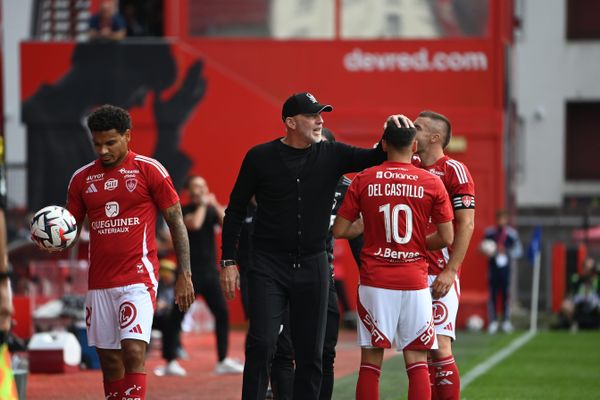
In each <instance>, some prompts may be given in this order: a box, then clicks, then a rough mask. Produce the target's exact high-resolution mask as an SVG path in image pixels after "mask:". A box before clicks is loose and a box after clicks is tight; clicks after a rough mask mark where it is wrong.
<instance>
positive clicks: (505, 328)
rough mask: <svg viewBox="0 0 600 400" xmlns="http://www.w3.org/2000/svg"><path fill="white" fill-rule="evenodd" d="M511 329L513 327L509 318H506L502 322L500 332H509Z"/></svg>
mask: <svg viewBox="0 0 600 400" xmlns="http://www.w3.org/2000/svg"><path fill="white" fill-rule="evenodd" d="M513 330H514V328H513V326H512V324H511V323H510V321H509V320H506V321H504V322H503V323H502V332H504V333H511V332H512V331H513Z"/></svg>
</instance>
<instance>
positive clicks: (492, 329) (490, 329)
mask: <svg viewBox="0 0 600 400" xmlns="http://www.w3.org/2000/svg"><path fill="white" fill-rule="evenodd" d="M497 332H498V321H492V322H490V324H489V325H488V333H489V334H490V335H494V334H496V333H497Z"/></svg>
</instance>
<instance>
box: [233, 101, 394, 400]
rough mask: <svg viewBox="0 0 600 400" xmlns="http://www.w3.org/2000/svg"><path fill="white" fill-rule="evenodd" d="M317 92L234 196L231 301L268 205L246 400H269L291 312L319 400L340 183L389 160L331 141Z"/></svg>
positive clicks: (295, 107)
mask: <svg viewBox="0 0 600 400" xmlns="http://www.w3.org/2000/svg"><path fill="white" fill-rule="evenodd" d="M329 111H332V107H331V106H330V105H323V104H319V102H318V101H317V100H316V99H315V97H314V96H313V95H312V94H310V93H299V94H294V95H292V96H290V97H289V98H288V99H287V100H286V101H285V103H284V105H283V110H282V119H283V122H284V124H285V128H286V136H285V137H283V138H278V139H275V140H273V141H270V142H267V143H264V144H260V145H257V146H255V147H253V148H252V149H250V151H248V153H247V154H246V156H245V158H244V161H243V162H242V166H241V169H240V172H239V175H238V178H237V180H236V183H235V186H234V188H233V191H232V192H231V196H230V200H229V206H228V207H227V210H226V212H225V220H224V224H223V243H222V250H223V254H222V259H221V267H222V270H221V285H222V287H223V291H224V292H225V295H226V296H227V298H229V299H231V298H233V297H234V296H235V290H236V288H239V272H238V270H237V268H236V261H235V259H236V244H237V241H238V237H239V234H240V230H241V226H242V223H243V221H244V218H245V216H246V207H247V205H248V202H249V201H250V198H251V197H252V196H253V195H254V196H255V197H256V203H257V205H258V209H257V213H256V221H255V226H254V235H253V245H254V251H253V257H254V262H253V265H252V266H251V269H250V270H248V272H247V273H248V298H249V303H250V310H249V319H250V328H249V332H248V339H247V344H246V364H245V366H244V383H243V389H242V399H245V400H249V399H256V400H263V399H264V398H265V393H266V390H267V385H268V382H269V364H270V362H271V359H272V357H273V351H274V349H275V343H276V342H277V336H278V333H279V327H280V324H281V319H282V316H283V314H284V311H285V310H286V309H287V307H288V305H289V313H290V325H291V334H292V341H293V345H294V350H295V352H294V353H295V363H296V371H295V376H294V398H295V399H302V400H311V399H313V400H316V399H318V397H319V390H320V386H321V378H322V351H323V341H324V334H325V320H326V313H327V302H328V290H329V263H328V260H327V253H326V251H325V250H326V238H327V233H328V227H329V221H330V213H331V205H332V202H333V195H334V191H335V188H336V185H337V182H338V180H339V179H340V177H341V176H342V175H343V174H344V173H347V172H354V171H360V170H362V169H364V168H367V167H370V166H373V165H377V164H379V163H381V162H382V161H383V160H384V159H385V158H386V157H385V153H384V152H383V150H382V149H381V145H378V146H377V147H376V148H374V149H360V148H357V147H352V146H348V145H345V144H343V143H339V142H326V141H321V130H322V127H323V118H322V116H321V113H322V112H329Z"/></svg>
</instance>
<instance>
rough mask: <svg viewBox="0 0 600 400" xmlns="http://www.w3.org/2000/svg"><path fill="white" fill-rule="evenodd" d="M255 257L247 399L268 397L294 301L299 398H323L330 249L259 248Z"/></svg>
mask: <svg viewBox="0 0 600 400" xmlns="http://www.w3.org/2000/svg"><path fill="white" fill-rule="evenodd" d="M253 257H254V264H253V266H252V268H251V269H250V270H248V299H249V303H250V304H249V306H250V307H249V319H250V327H249V330H248V337H247V341H246V364H245V366H244V383H243V388H242V399H243V400H264V398H265V394H266V391H267V386H268V384H269V369H270V365H271V360H272V359H273V353H274V351H275V345H276V343H277V338H278V336H279V328H280V325H281V322H282V319H283V316H284V313H285V312H286V310H287V309H288V307H289V317H290V324H289V325H290V328H291V338H292V344H293V347H294V349H295V352H294V354H295V365H296V370H295V374H294V384H293V388H294V389H293V398H294V399H296V400H300V399H301V400H317V399H318V398H319V391H320V388H321V378H322V366H321V364H322V356H323V342H324V336H325V321H326V311H327V299H328V289H329V265H328V262H327V255H326V253H325V252H321V253H317V254H314V255H310V256H301V257H295V256H293V255H288V254H272V253H266V252H263V251H260V250H258V249H256V250H255V251H254V254H253Z"/></svg>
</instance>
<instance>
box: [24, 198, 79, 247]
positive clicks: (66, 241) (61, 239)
mask: <svg viewBox="0 0 600 400" xmlns="http://www.w3.org/2000/svg"><path fill="white" fill-rule="evenodd" d="M30 230H31V239H32V240H33V242H34V243H35V244H36V245H37V246H38V247H39V248H40V249H42V250H46V251H61V250H64V249H66V248H67V247H69V245H71V243H73V240H75V238H76V237H77V221H76V220H75V217H74V216H73V215H72V214H71V213H70V212H69V210H67V209H66V208H63V207H59V206H48V207H44V208H42V209H41V210H39V211H38V212H36V213H35V215H34V216H33V219H32V220H31V227H30Z"/></svg>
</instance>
